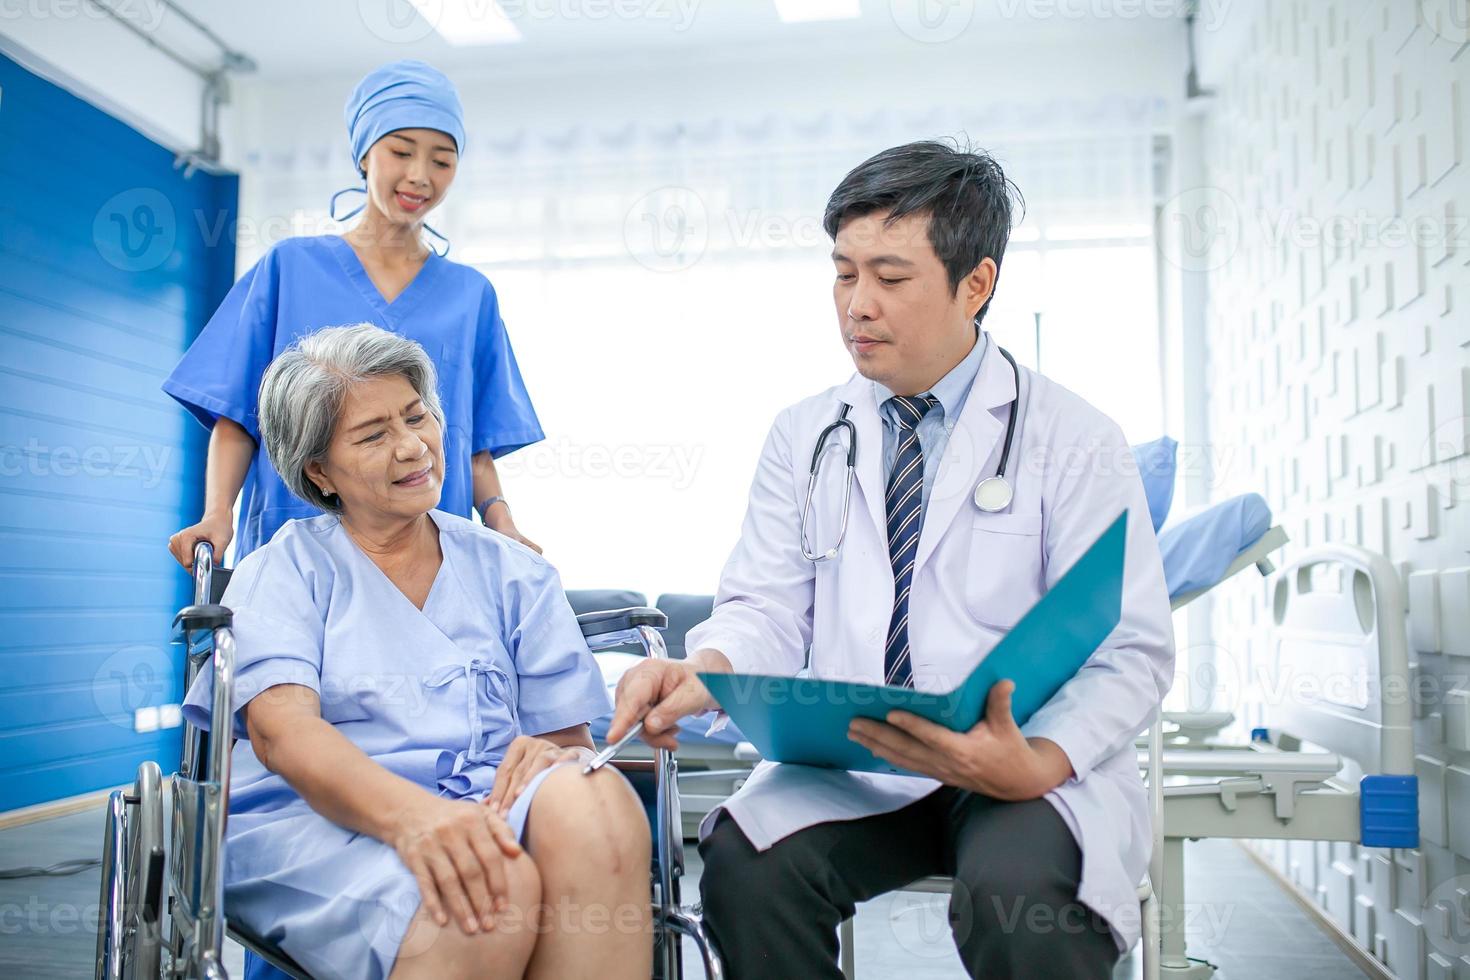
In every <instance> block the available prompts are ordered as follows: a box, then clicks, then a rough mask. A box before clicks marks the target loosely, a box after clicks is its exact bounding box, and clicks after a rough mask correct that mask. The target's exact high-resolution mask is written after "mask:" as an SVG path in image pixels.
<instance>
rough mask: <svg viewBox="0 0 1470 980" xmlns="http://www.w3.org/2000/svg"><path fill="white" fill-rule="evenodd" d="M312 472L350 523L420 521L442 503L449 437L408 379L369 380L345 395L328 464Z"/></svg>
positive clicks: (352, 387)
mask: <svg viewBox="0 0 1470 980" xmlns="http://www.w3.org/2000/svg"><path fill="white" fill-rule="evenodd" d="M308 475H312V476H314V477H316V478H317V483H318V485H319V486H325V487H327V488H330V489H331V490H333V491H334V492H335V493H336V494H337V495H338V497H340V498H341V500H342V510H343V513H344V514H346V515H347V516H348V517H350V518H351V517H356V518H358V519H360V520H381V519H384V518H393V517H417V516H418V515H420V514H425V513H427V512H428V511H430V510H432V509H433V508H434V507H436V506H438V504H439V493H440V491H441V490H442V489H443V486H444V452H443V433H442V432H441V430H440V428H439V422H438V420H437V419H435V418H434V416H433V415H431V414H430V413H429V410H428V409H427V408H425V407H424V403H423V401H422V400H420V398H419V396H418V393H417V392H416V391H414V389H413V385H411V384H409V383H408V379H406V378H404V377H402V376H401V375H391V376H388V377H381V378H368V379H367V380H365V381H359V382H357V383H356V384H354V385H352V386H351V387H350V388H349V389H348V390H347V397H346V399H345V400H344V403H343V405H342V413H341V415H340V416H338V418H337V429H336V431H335V432H334V433H333V434H332V442H331V445H330V446H329V447H328V448H327V458H326V461H325V462H324V463H322V464H321V465H320V469H319V471H318V472H317V473H313V472H312V470H311V468H308Z"/></svg>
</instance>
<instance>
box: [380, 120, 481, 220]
mask: <svg viewBox="0 0 1470 980" xmlns="http://www.w3.org/2000/svg"><path fill="white" fill-rule="evenodd" d="M362 163H363V168H364V169H365V170H366V171H367V192H368V200H369V201H370V202H371V203H372V206H373V207H374V208H375V209H377V210H378V211H379V212H380V213H381V214H382V215H383V216H384V217H385V218H387V219H388V220H389V221H390V222H391V223H393V224H396V225H414V226H417V225H420V224H423V221H424V217H425V216H426V215H428V213H429V212H430V211H432V210H434V209H435V208H436V207H438V206H439V202H440V201H442V200H443V199H444V197H445V195H447V194H448V193H449V185H450V184H452V183H454V174H455V169H456V168H457V167H458V166H459V154H458V153H457V152H456V151H455V148H454V140H452V139H451V138H450V137H449V136H447V135H445V134H444V133H441V132H439V131H438V130H437V129H399V130H395V131H394V132H391V133H389V134H388V135H387V136H384V137H383V138H382V139H380V140H378V141H377V142H376V143H374V144H373V145H372V146H371V147H369V149H368V151H367V155H366V156H364V157H363V158H362Z"/></svg>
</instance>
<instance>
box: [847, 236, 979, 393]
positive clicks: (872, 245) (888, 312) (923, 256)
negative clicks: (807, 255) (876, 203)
mask: <svg viewBox="0 0 1470 980" xmlns="http://www.w3.org/2000/svg"><path fill="white" fill-rule="evenodd" d="M887 216H888V213H887V212H886V211H880V212H875V213H873V214H868V215H864V216H862V217H860V218H851V219H849V220H848V221H847V223H846V224H844V225H843V226H842V227H841V228H839V229H838V231H837V240H836V242H835V243H834V246H833V249H832V261H833V264H834V265H835V266H836V279H835V280H834V282H833V285H832V299H833V301H834V302H835V304H836V309H837V326H838V329H839V330H840V331H841V332H842V340H843V344H844V345H845V346H846V347H847V350H848V353H849V354H851V355H852V360H853V363H854V364H855V365H856V366H857V369H858V371H859V372H860V373H861V374H862V375H863V376H864V377H866V378H871V379H872V380H874V381H877V382H878V383H879V384H882V385H883V386H885V387H886V388H888V389H889V390H891V391H892V392H893V393H894V394H897V395H916V394H919V393H920V392H923V391H926V390H928V389H929V388H930V387H931V386H933V384H934V383H935V382H937V381H938V380H939V379H940V378H942V377H944V375H945V374H946V373H948V371H949V369H950V368H952V367H953V366H954V365H955V364H957V363H958V362H959V361H960V359H962V358H963V357H964V356H965V355H966V354H967V353H969V351H970V348H971V347H972V346H973V344H974V339H975V329H974V327H973V326H972V324H973V322H974V314H973V313H972V312H970V311H969V310H968V309H967V306H966V302H967V300H968V299H970V298H971V297H970V296H969V292H968V291H967V285H966V284H965V283H962V284H961V288H960V289H959V290H958V291H951V289H950V287H949V279H948V277H947V276H946V274H945V270H944V263H942V262H941V261H940V260H939V255H938V254H937V253H936V252H935V251H934V246H932V245H931V244H930V243H929V216H928V215H925V214H911V215H907V216H905V217H903V218H900V219H899V220H898V221H895V222H893V223H892V224H885V223H884V218H886V217H887ZM976 308H977V309H978V306H977V307H976Z"/></svg>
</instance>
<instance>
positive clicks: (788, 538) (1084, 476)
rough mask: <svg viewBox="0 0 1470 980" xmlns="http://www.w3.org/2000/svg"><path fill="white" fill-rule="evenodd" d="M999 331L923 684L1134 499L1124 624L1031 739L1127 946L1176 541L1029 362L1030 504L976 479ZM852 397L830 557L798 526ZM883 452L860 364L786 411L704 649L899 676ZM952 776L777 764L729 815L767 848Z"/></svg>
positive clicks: (989, 439) (1018, 610)
mask: <svg viewBox="0 0 1470 980" xmlns="http://www.w3.org/2000/svg"><path fill="white" fill-rule="evenodd" d="M982 342H984V343H986V344H987V345H989V346H988V347H987V350H986V353H985V355H984V357H983V360H982V361H981V365H980V369H979V373H978V375H977V377H976V379H975V383H974V386H973V387H972V388H971V391H970V394H969V397H968V398H967V399H966V401H965V405H964V408H963V409H962V411H961V413H960V418H959V419H958V420H957V421H956V422H955V423H954V427H953V429H952V431H951V433H950V438H949V444H948V446H947V447H946V449H945V453H944V457H943V460H942V462H941V466H940V469H939V471H938V473H937V475H936V476H935V479H934V485H933V487H932V490H931V493H930V499H929V503H928V505H927V506H928V509H927V511H926V512H925V515H924V526H923V531H922V533H921V534H920V538H919V551H918V558H917V563H916V565H915V569H914V578H913V591H912V593H911V596H910V598H909V626H908V631H909V643H910V648H911V651H912V670H913V677H914V686H915V687H916V688H918V689H919V690H931V691H948V690H951V689H953V688H954V687H955V686H957V685H958V684H959V683H960V682H961V681H962V680H963V679H964V677H966V676H967V675H968V674H969V672H970V671H971V670H972V669H973V668H974V666H975V664H977V663H978V662H979V661H980V660H981V659H982V658H983V657H984V656H985V655H986V654H987V653H988V652H989V651H990V649H991V648H992V647H993V646H994V645H995V644H996V643H997V642H998V641H999V640H1000V638H1001V637H1002V636H1003V635H1004V634H1005V632H1006V631H1007V630H1008V629H1009V628H1010V627H1011V626H1013V625H1015V623H1016V621H1017V620H1018V619H1019V618H1020V616H1021V615H1022V614H1023V613H1024V612H1025V611H1026V610H1027V609H1029V608H1030V607H1031V606H1032V605H1033V604H1034V603H1035V602H1036V601H1037V599H1038V598H1040V596H1041V595H1042V593H1043V592H1044V591H1045V590H1046V589H1047V588H1049V587H1050V586H1051V585H1052V584H1053V583H1055V582H1056V580H1057V579H1058V578H1059V577H1060V576H1061V575H1062V573H1064V572H1065V571H1066V570H1067V569H1068V568H1070V567H1071V565H1072V563H1073V562H1074V561H1076V559H1077V558H1078V557H1080V556H1081V554H1082V553H1083V552H1084V551H1085V550H1086V549H1087V547H1088V546H1089V545H1090V544H1092V542H1093V541H1094V540H1095V539H1096V538H1097V536H1098V535H1099V534H1101V533H1102V531H1103V529H1104V528H1106V527H1107V525H1108V524H1109V523H1110V522H1111V521H1112V520H1113V519H1114V518H1115V517H1117V515H1118V513H1119V511H1121V510H1123V509H1124V508H1127V510H1128V511H1129V520H1128V540H1127V557H1126V560H1125V571H1124V580H1123V604H1122V618H1121V619H1120V620H1119V623H1118V627H1117V628H1116V629H1115V630H1114V631H1113V632H1112V634H1111V635H1110V636H1109V637H1108V638H1107V640H1106V641H1105V642H1104V643H1103V645H1102V646H1101V647H1100V648H1099V649H1098V651H1097V652H1096V653H1095V654H1094V655H1093V657H1092V658H1091V659H1090V660H1089V661H1088V662H1087V664H1086V665H1085V666H1084V667H1083V668H1082V670H1081V671H1080V672H1079V673H1078V674H1077V675H1076V676H1075V677H1073V678H1072V680H1070V681H1068V682H1067V684H1066V685H1065V686H1064V687H1063V688H1062V690H1061V691H1060V692H1058V694H1057V696H1056V697H1054V698H1053V699H1052V700H1051V701H1049V702H1048V703H1047V704H1046V705H1044V706H1043V707H1042V709H1041V710H1040V711H1038V712H1037V713H1036V714H1035V715H1034V716H1033V717H1032V718H1031V719H1030V721H1029V722H1028V723H1027V724H1026V725H1025V726H1024V728H1023V731H1024V733H1025V734H1026V735H1027V736H1044V737H1046V738H1049V739H1051V740H1052V741H1054V742H1056V743H1057V745H1059V746H1060V747H1061V748H1062V750H1063V751H1064V752H1066V754H1067V757H1068V759H1070V760H1071V763H1072V768H1073V769H1074V770H1075V773H1076V775H1075V777H1074V778H1072V779H1069V780H1067V782H1065V783H1064V784H1062V785H1061V786H1059V787H1057V789H1056V790H1054V791H1053V792H1051V793H1048V794H1047V796H1046V799H1047V800H1048V801H1049V802H1050V803H1051V804H1052V805H1053V806H1055V807H1056V808H1057V810H1058V811H1059V812H1060V813H1061V815H1062V818H1063V819H1064V820H1065V821H1066V823H1067V825H1068V826H1069V827H1070V828H1071V830H1072V833H1073V835H1074V836H1075V837H1076V838H1077V841H1078V844H1079V846H1080V848H1081V851H1082V879H1081V885H1080V887H1079V890H1078V898H1079V899H1080V900H1081V901H1082V902H1084V903H1085V904H1087V905H1088V906H1089V907H1091V908H1092V909H1094V910H1095V911H1097V912H1098V913H1100V914H1101V915H1103V916H1104V917H1105V918H1106V919H1107V920H1108V922H1109V923H1110V925H1111V926H1112V927H1113V930H1114V933H1115V937H1116V938H1117V940H1118V942H1119V945H1120V948H1122V949H1127V948H1129V947H1131V946H1132V945H1133V942H1134V941H1135V940H1136V939H1137V937H1138V935H1139V909H1138V898H1137V887H1138V884H1139V882H1141V881H1142V880H1143V876H1144V872H1145V870H1146V869H1147V866H1148V858H1149V850H1150V846H1151V843H1152V839H1153V838H1152V834H1151V832H1150V825H1149V813H1148V806H1147V794H1146V792H1145V789H1144V785H1143V781H1142V779H1141V777H1140V774H1139V770H1138V765H1137V761H1136V757H1135V753H1134V748H1133V740H1134V737H1135V736H1136V735H1137V733H1138V732H1139V731H1140V730H1141V729H1142V728H1143V727H1144V725H1145V724H1146V723H1147V720H1148V718H1149V715H1150V713H1151V712H1152V711H1153V710H1154V709H1155V708H1156V707H1157V706H1158V704H1159V703H1160V701H1161V700H1162V699H1163V696H1164V694H1165V693H1166V692H1167V690H1168V688H1169V684H1170V682H1171V680H1172V677H1173V665H1174V639H1173V626H1172V623H1171V620H1170V611H1169V599H1168V593H1167V590H1166V588H1165V585H1164V572H1163V566H1162V564H1161V562H1160V559H1159V549H1158V544H1157V542H1156V540H1155V538H1154V532H1153V527H1152V524H1151V523H1150V521H1149V514H1148V505H1147V502H1146V500H1145V498H1144V491H1143V485H1142V482H1141V481H1140V479H1139V477H1138V474H1137V469H1136V467H1134V466H1133V465H1132V464H1133V457H1132V455H1131V452H1130V450H1129V449H1128V446H1127V444H1126V442H1125V441H1124V439H1123V434H1122V432H1121V431H1120V430H1119V428H1118V426H1117V425H1115V424H1114V423H1113V422H1112V421H1111V420H1110V419H1108V418H1107V417H1106V416H1104V415H1103V414H1102V413H1100V412H1099V411H1097V410H1096V409H1094V408H1093V407H1092V406H1090V405H1088V404H1087V403H1086V402H1084V401H1083V400H1082V399H1081V398H1079V397H1077V396H1076V395H1074V394H1073V393H1071V392H1070V391H1067V390H1066V389H1064V388H1062V387H1061V386H1059V385H1057V384H1055V383H1054V382H1052V381H1049V380H1048V379H1047V378H1045V377H1043V376H1041V375H1038V374H1035V373H1033V372H1031V371H1028V370H1026V369H1025V368H1024V367H1023V368H1021V370H1020V378H1021V388H1022V391H1021V399H1020V404H1021V405H1022V408H1021V416H1020V418H1019V419H1018V421H1017V426H1016V433H1015V437H1014V445H1013V446H1012V449H1011V458H1010V463H1009V466H1008V470H1007V475H1008V476H1009V477H1010V480H1011V484H1012V486H1013V487H1014V488H1015V498H1014V500H1013V501H1012V503H1011V506H1010V508H1009V509H1008V510H1007V511H1005V512H1004V513H999V514H988V513H985V512H983V511H981V510H980V509H979V508H978V507H976V506H975V503H974V497H973V494H974V489H975V486H976V484H978V483H979V482H980V480H981V478H982V476H989V475H991V474H993V473H994V472H995V470H996V467H997V466H998V464H999V461H1000V453H1001V443H1002V442H1003V440H1004V436H1005V423H1006V419H1007V418H1008V413H1009V410H1010V409H1009V406H1010V403H1011V400H1012V397H1013V396H1014V394H1015V380H1014V377H1013V375H1012V373H1011V370H1010V366H1009V365H1008V364H1007V363H1006V361H1005V359H1004V358H1002V357H1001V356H1000V355H999V353H998V352H997V350H996V345H995V344H994V342H993V341H991V339H990V337H989V334H984V335H983V336H982ZM1119 383H1126V380H1124V379H1119ZM844 403H846V404H848V405H850V406H852V409H851V412H850V414H849V418H851V420H852V421H853V423H854V425H855V426H856V428H857V433H858V452H857V460H856V466H857V480H856V485H855V486H854V487H853V496H852V506H851V515H850V518H849V522H848V528H847V537H846V539H845V541H844V542H843V545H842V548H841V552H840V555H839V557H837V558H836V559H834V560H831V561H824V562H820V563H817V564H813V563H812V562H810V561H808V560H807V559H806V558H804V557H803V556H802V551H801V544H800V541H799V538H800V534H799V531H798V528H799V525H800V520H801V507H802V502H803V500H804V499H805V494H806V486H807V477H808V467H809V465H810V462H811V456H812V452H813V449H814V448H815V446H816V441H817V436H818V433H820V432H821V430H822V429H823V428H824V427H825V426H826V425H828V424H829V423H830V422H831V421H832V420H833V419H835V418H836V417H837V414H838V411H839V409H840V408H841V406H842V405H843V404H844ZM842 443H843V440H842V438H841V437H840V436H838V437H836V438H833V439H829V445H830V448H828V449H827V450H826V453H827V455H826V458H825V460H824V464H823V466H822V471H821V478H820V480H819V483H818V485H817V491H816V495H815V497H814V500H813V504H812V515H811V521H810V528H811V532H810V537H811V544H812V548H813V550H816V551H820V550H825V549H826V548H828V547H830V546H831V544H832V542H834V541H835V540H836V537H837V530H838V527H839V525H840V522H841V509H842V492H843V484H844V482H845V478H846V468H845V456H844V453H845V449H844V448H843V445H842ZM882 446H883V433H882V422H881V420H880V418H879V414H878V404H877V398H876V395H875V391H874V386H873V383H872V382H871V381H869V380H868V379H866V378H863V377H862V376H860V375H854V376H853V378H852V379H851V380H850V381H848V382H847V383H846V384H844V385H839V386H837V387H835V388H832V389H829V390H827V391H825V392H823V393H822V394H820V395H816V396H814V397H812V398H808V399H806V400H804V401H801V402H798V403H797V404H796V405H793V406H791V407H790V408H788V409H786V410H785V411H783V412H782V413H781V414H780V415H779V416H778V417H777V419H776V422H775V424H774V425H773V426H772V428H771V431H770V434H769V436H768V437H767V439H766V444H765V448H764V449H763V451H762V453H761V458H760V463H759V465H758V467H757V469H756V474H755V480H754V482H753V484H752V486H751V491H750V502H749V506H748V510H747V512H746V516H745V522H744V526H743V528H742V530H741V534H740V540H739V542H738V543H737V544H736V546H735V550H734V552H733V553H732V554H731V556H730V559H729V561H728V563H727V564H726V565H725V568H724V572H723V574H722V575H721V579H720V587H719V593H718V595H717V596H716V600H715V609H714V614H713V616H712V617H711V618H710V619H709V620H707V621H706V622H704V623H702V624H700V625H699V626H697V627H695V628H694V629H693V630H691V631H690V632H689V635H688V637H687V639H686V641H685V643H686V646H687V648H688V649H690V650H698V649H703V648H710V647H713V648H714V649H717V650H720V651H722V652H723V653H724V654H725V656H727V657H728V658H729V659H730V662H731V664H733V665H734V668H735V670H736V671H738V672H744V673H762V674H781V675H792V674H795V673H797V672H798V671H799V670H801V669H802V667H803V663H804V661H805V660H806V651H807V650H808V648H810V651H811V657H810V670H811V674H812V675H813V676H816V677H822V678H833V679H842V680H851V681H862V682H867V683H876V684H881V683H882V682H883V650H884V645H885V641H886V639H887V632H888V625H889V618H890V615H891V613H892V610H893V570H892V568H891V567H890V565H889V558H888V546H887V541H886V538H885V530H884V529H885V528H886V515H885V510H884V482H885V479H886V476H887V474H885V473H883V472H882V470H883V465H882ZM938 786H939V783H937V782H935V781H933V780H929V779H919V778H915V777H909V776H895V775H884V774H876V773H849V772H840V771H835V770H825V769H816V768H811V767H807V766H792V765H780V764H777V763H771V762H762V763H761V764H760V765H759V766H757V767H756V770H755V772H754V773H753V774H752V775H751V777H750V779H749V780H748V781H747V782H746V783H745V785H744V786H743V787H742V788H741V789H740V791H739V792H737V793H736V794H735V795H734V796H732V797H731V798H730V799H729V800H728V801H727V802H726V803H725V804H724V808H725V809H727V810H728V811H729V813H730V815H731V816H732V817H733V818H734V819H735V820H736V822H737V823H738V824H739V826H740V828H741V830H743V831H744V832H745V834H746V836H747V837H749V838H750V840H751V842H752V843H753V844H754V845H755V847H756V848H758V849H760V850H764V849H766V848H768V847H770V846H771V845H772V844H774V843H775V842H777V841H779V840H781V839H782V838H784V837H786V836H788V835H790V834H792V833H794V832H796V831H798V830H801V829H803V828H805V827H809V826H812V825H813V824H817V823H823V822H827V821H832V820H848V819H854V818H858V817H865V816H871V815H873V814H877V813H885V812H888V811H892V810H896V809H899V808H901V807H903V806H906V805H908V804H909V803H912V802H913V801H915V800H917V799H920V798H922V797H924V796H926V795H928V794H929V793H931V792H933V791H934V790H935V789H936V788H937V787H938ZM716 812H718V811H716ZM714 816H715V813H711V814H710V816H709V818H707V819H706V821H705V823H704V825H703V826H702V827H701V833H702V834H707V833H708V832H709V828H710V827H711V826H713V821H714Z"/></svg>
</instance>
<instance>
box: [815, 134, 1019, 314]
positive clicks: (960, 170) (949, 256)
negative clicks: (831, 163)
mask: <svg viewBox="0 0 1470 980" xmlns="http://www.w3.org/2000/svg"><path fill="white" fill-rule="evenodd" d="M1013 199H1014V200H1013ZM1013 204H1014V205H1019V207H1020V209H1021V213H1022V214H1024V213H1025V208H1026V201H1025V198H1023V197H1022V196H1021V190H1020V188H1018V187H1017V186H1016V185H1015V183H1014V182H1013V181H1012V180H1011V179H1010V178H1009V177H1007V176H1006V175H1005V172H1004V171H1003V170H1001V167H1000V164H998V163H996V162H995V159H994V158H993V157H991V156H990V154H988V153H986V152H985V151H984V150H978V149H974V148H971V147H969V146H963V147H962V146H960V145H959V144H958V143H955V144H951V143H946V142H942V141H939V140H920V141H918V142H915V143H905V144H903V145H902V146H895V147H892V148H891V149H887V150H884V151H883V152H881V153H878V154H876V155H875V156H871V157H869V158H868V159H866V160H864V161H863V162H862V163H860V164H858V165H857V166H856V167H854V168H853V169H852V170H851V171H849V172H848V174H847V176H846V177H843V178H842V182H841V183H840V184H838V185H837V189H836V190H834V191H833V192H832V196H831V197H830V198H828V199H827V210H826V212H825V213H824V214H823V215H822V227H823V228H825V229H826V231H827V234H828V235H830V236H831V237H832V238H833V239H834V240H835V239H836V238H837V232H838V229H840V228H841V227H842V226H843V225H844V224H846V223H847V222H848V221H849V220H851V219H853V218H861V217H863V216H864V215H869V214H872V213H874V212H875V211H887V212H888V217H887V218H885V219H884V224H891V223H893V222H895V221H898V220H899V219H901V218H904V217H907V216H908V215H911V214H927V215H928V216H929V243H930V244H931V245H932V246H933V247H934V252H935V254H936V255H938V256H939V261H940V262H942V263H944V270H945V272H946V273H947V274H948V277H949V290H950V295H954V294H955V293H956V292H958V290H959V288H960V283H961V282H963V281H964V279H965V277H966V276H968V275H969V274H970V273H971V272H972V271H974V269H975V267H976V266H977V265H979V264H980V261H981V260H982V259H985V258H990V259H992V260H993V261H994V262H995V270H996V281H997V283H999V280H1000V260H1001V258H1002V257H1004V255H1005V251H1006V242H1007V241H1009V240H1010V237H1011V228H1013V227H1014V222H1013V221H1012V207H1013ZM1017 220H1019V218H1017ZM994 298H995V291H994V289H992V290H991V293H990V296H989V297H988V298H987V299H986V300H985V305H984V306H982V307H980V311H979V313H977V314H976V315H975V322H976V323H977V324H978V323H979V322H980V321H981V320H983V319H984V318H985V311H986V310H988V309H989V308H990V301H991V300H993V299H994Z"/></svg>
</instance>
